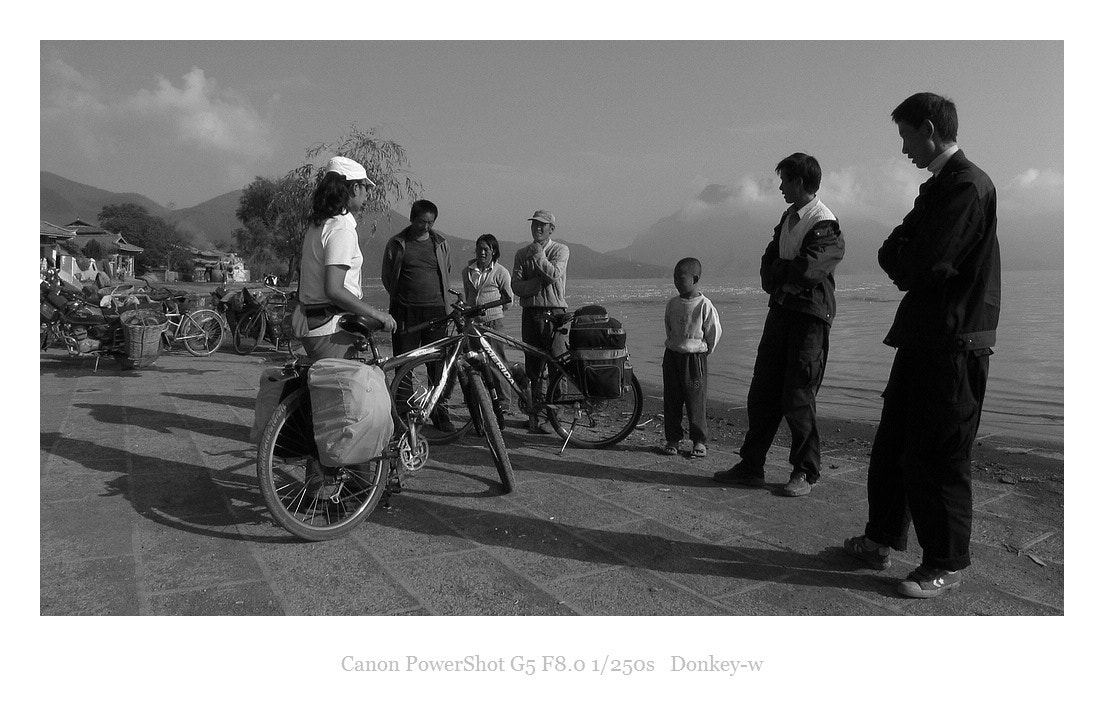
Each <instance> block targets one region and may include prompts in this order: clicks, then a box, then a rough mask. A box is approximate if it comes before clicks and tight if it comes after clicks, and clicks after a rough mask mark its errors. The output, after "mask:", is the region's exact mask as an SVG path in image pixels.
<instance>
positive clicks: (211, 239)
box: [39, 171, 671, 278]
mask: <svg viewBox="0 0 1104 716" xmlns="http://www.w3.org/2000/svg"><path fill="white" fill-rule="evenodd" d="M40 176H41V186H40V195H39V217H40V219H41V220H43V221H48V222H50V223H51V224H56V225H58V226H64V225H66V224H68V223H70V222H72V221H74V220H75V219H78V218H80V219H83V220H84V221H87V222H89V223H91V224H94V223H96V216H97V215H98V214H99V213H100V210H101V209H102V208H103V207H104V206H106V205H109V204H125V203H130V204H137V205H139V206H142V207H144V208H145V209H146V210H147V211H148V212H149V213H150V214H151V215H152V216H158V217H161V218H162V219H165V220H166V221H169V222H170V223H173V224H174V225H176V226H177V227H179V228H181V229H184V230H186V231H188V232H189V233H191V234H192V236H193V237H194V241H193V244H194V246H195V247H196V248H200V249H211V248H214V249H219V250H221V251H232V250H233V249H234V243H233V239H232V238H231V235H230V232H231V231H233V230H234V229H235V228H238V227H239V226H240V225H241V224H240V223H239V222H238V220H237V218H236V217H235V216H234V213H235V212H236V211H237V209H238V202H239V200H240V198H241V191H240V190H238V191H232V192H228V193H226V194H221V195H219V196H216V197H215V198H213V199H209V200H207V201H205V202H203V203H201V204H197V205H195V206H192V207H188V208H185V209H178V208H175V207H164V206H161V205H160V204H158V203H157V202H155V201H153V200H152V199H150V198H148V197H145V196H142V195H141V194H135V193H117V192H111V191H106V190H103V189H97V188H96V187H94V186H89V185H87V184H81V183H79V182H75V181H72V180H70V179H66V178H64V177H62V176H59V175H57V174H53V173H51V172H45V171H44V172H40ZM408 223H409V222H408V221H407V219H406V217H404V216H402V215H401V214H399V213H398V212H396V211H390V212H389V213H388V214H387V215H382V216H365V217H362V218H361V220H360V221H359V222H358V225H357V232H358V233H359V234H360V238H361V245H362V247H363V250H364V263H365V266H373V265H375V266H378V265H379V264H380V263H381V262H382V260H383V246H384V244H385V241H384V239H386V238H388V237H390V236H392V235H394V234H396V233H398V232H399V231H400V230H402V229H403V228H404V227H406V225H407V224H408ZM373 225H375V232H374V233H373ZM443 235H444V236H445V237H446V238H447V239H448V241H449V244H450V246H451V248H452V256H453V266H454V268H458V267H459V266H461V265H463V263H466V261H467V260H468V259H469V258H471V257H472V256H473V255H474V253H475V238H477V237H472V238H462V237H458V236H452V235H449V234H443ZM123 238H124V239H125V238H126V237H125V236H124V237H123ZM565 243H567V245H568V246H569V247H570V249H571V259H570V264H569V266H568V275H569V276H571V277H575V278H654V277H667V276H669V275H670V273H671V269H670V268H668V267H667V266H660V265H652V264H649V263H646V262H642V261H638V260H633V259H631V258H628V257H622V256H619V255H615V254H612V253H600V252H598V251H594V250H593V249H591V248H589V247H587V246H583V245H582V244H575V243H571V242H565ZM499 246H500V249H501V251H502V256H503V263H504V264H506V265H509V263H510V262H511V260H512V259H511V257H512V256H513V255H514V252H516V251H517V250H518V249H519V248H521V246H522V244H521V243H517V242H510V241H500V242H499Z"/></svg>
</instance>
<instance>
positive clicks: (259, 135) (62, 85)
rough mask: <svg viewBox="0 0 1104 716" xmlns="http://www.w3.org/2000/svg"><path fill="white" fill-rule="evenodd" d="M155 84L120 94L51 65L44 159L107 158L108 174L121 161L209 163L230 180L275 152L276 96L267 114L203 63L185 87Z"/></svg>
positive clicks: (45, 92)
mask: <svg viewBox="0 0 1104 716" xmlns="http://www.w3.org/2000/svg"><path fill="white" fill-rule="evenodd" d="M154 82H155V86H154V87H153V88H152V89H147V88H142V89H138V90H136V91H134V92H132V93H130V94H127V95H125V96H122V97H114V96H111V95H110V93H108V92H107V91H106V90H105V89H104V88H103V86H102V85H101V84H100V83H99V82H98V81H96V79H95V78H91V77H86V76H84V75H82V74H81V73H80V72H78V71H77V70H76V69H74V68H73V67H71V66H69V65H68V64H66V63H65V62H63V61H62V60H60V59H57V58H52V59H51V60H49V61H48V62H46V63H44V65H43V70H42V114H41V117H42V131H43V138H44V141H43V148H44V149H43V153H44V156H46V155H47V154H48V153H50V152H53V154H54V156H55V157H56V158H58V161H59V162H62V163H66V164H68V163H70V162H76V161H79V160H83V161H88V162H96V163H103V167H102V168H103V169H104V171H105V172H106V171H110V170H111V168H112V167H111V164H112V163H116V164H118V163H120V162H129V163H132V164H138V163H139V162H140V163H143V164H147V163H148V164H149V165H152V166H154V167H157V168H159V169H160V170H161V171H167V168H168V167H171V166H173V165H176V164H177V163H179V164H181V165H182V164H187V165H189V166H192V167H197V166H203V167H206V168H209V169H210V171H212V172H215V173H216V174H215V175H216V176H218V177H219V178H223V177H227V176H234V175H236V174H238V173H242V172H243V173H244V175H245V176H248V174H249V170H248V169H247V167H249V166H252V165H255V164H256V163H258V162H262V161H264V160H266V159H268V158H270V157H271V156H272V155H273V153H274V150H275V148H276V130H275V127H274V123H273V121H272V118H271V103H274V102H275V101H276V99H275V98H273V99H271V100H270V106H269V108H268V111H267V112H262V111H260V110H258V109H257V108H256V107H254V106H253V104H252V103H251V102H250V101H249V99H248V98H246V97H244V96H242V95H241V94H239V93H237V92H234V91H233V90H230V89H225V88H222V87H220V86H219V85H218V83H217V82H216V81H215V80H214V79H213V78H209V77H207V76H206V74H205V73H204V72H203V70H202V69H199V68H193V69H192V70H191V71H189V72H188V73H187V74H186V75H184V76H183V78H182V79H181V82H180V84H179V85H176V84H174V83H173V82H172V81H171V80H170V79H168V78H165V77H161V76H159V77H156V78H155V80H154ZM47 138H48V141H45V140H47ZM55 144H56V145H57V147H56V148H53V145H55ZM72 152H76V154H77V155H78V156H71V153H72ZM135 174H140V172H139V171H136V172H135Z"/></svg>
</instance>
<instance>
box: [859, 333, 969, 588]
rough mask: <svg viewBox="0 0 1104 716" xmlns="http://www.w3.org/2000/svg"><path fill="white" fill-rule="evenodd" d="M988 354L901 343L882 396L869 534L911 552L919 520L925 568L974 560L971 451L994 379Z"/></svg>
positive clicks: (951, 567)
mask: <svg viewBox="0 0 1104 716" xmlns="http://www.w3.org/2000/svg"><path fill="white" fill-rule="evenodd" d="M983 353H984V354H978V353H965V352H960V353H926V352H920V351H907V350H901V349H899V350H898V351H897V355H896V356H895V357H894V359H893V368H892V369H891V370H890V373H889V383H888V384H887V385H886V389H885V393H883V394H882V395H883V400H884V402H883V404H882V418H881V421H880V422H879V423H878V430H877V432H876V433H875V435H874V447H873V449H872V450H871V453H870V471H869V477H868V480H867V499H868V501H869V503H870V505H869V507H870V513H869V521H868V522H867V524H866V536H867V537H869V538H870V539H872V540H874V541H875V542H880V543H881V544H885V545H889V546H890V547H892V548H894V549H898V550H903V549H905V548H906V547H907V546H908V529H909V522H910V518H911V522H912V524H914V525H915V528H916V541H917V542H919V544H920V547H921V548H922V549H923V550H924V557H923V560H922V564H923V566H925V567H929V568H938V569H947V570H958V569H962V568H963V567H967V566H969V564H970V529H971V521H972V518H973V496H972V492H971V487H970V453H971V450H972V448H973V443H974V438H975V437H976V436H977V430H978V425H979V423H980V420H981V406H982V402H983V400H984V398H985V384H986V382H987V381H988V377H989V355H988V353H989V352H988V351H985V352H983Z"/></svg>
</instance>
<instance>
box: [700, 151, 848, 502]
mask: <svg viewBox="0 0 1104 716" xmlns="http://www.w3.org/2000/svg"><path fill="white" fill-rule="evenodd" d="M775 171H776V172H777V173H778V176H779V178H780V179H781V180H782V181H781V184H780V186H779V189H780V190H781V192H782V198H783V199H785V201H786V203H787V204H789V205H790V207H789V208H788V209H787V210H786V211H785V213H783V214H782V220H781V221H779V222H778V226H776V227H775V228H774V238H772V239H771V241H770V243H769V244H767V249H766V251H765V252H764V253H763V260H762V263H761V265H760V268H759V276H760V278H761V279H762V282H763V290H764V291H766V292H767V293H768V294H770V308H769V309H768V311H767V319H766V321H765V323H764V324H763V337H762V338H761V339H760V341H759V349H758V352H757V353H756V356H755V371H754V373H753V375H752V378H751V387H750V388H749V389H748V407H747V410H748V430H747V433H745V434H744V444H743V446H741V447H740V458H741V459H740V462H739V463H738V464H736V465H735V466H733V467H732V468H731V469H729V470H723V471H721V472H717V473H714V475H713V479H714V480H716V481H717V482H721V483H726V484H744V485H754V486H758V485H763V484H765V483H766V477H765V474H764V470H763V468H764V465H765V464H766V461H767V451H768V450H770V446H771V443H772V442H773V441H774V435H775V433H777V432H778V426H779V425H780V424H781V423H782V419H783V418H785V420H786V423H787V425H789V428H790V436H791V442H790V464H791V465H792V466H793V471H792V472H791V473H790V481H789V482H788V483H786V486H785V487H783V488H782V494H784V495H787V496H789V497H801V496H804V495H808V494H809V492H810V491H812V489H813V485H815V484H816V482H817V480H818V479H819V478H820V433H819V432H818V431H817V424H816V395H817V391H819V390H820V384H821V381H822V380H823V378H824V366H825V364H826V363H827V361H828V331H829V330H830V329H831V327H832V320H833V319H834V318H835V316H836V295H835V288H836V279H835V275H834V272H835V269H836V266H837V265H838V264H839V262H840V261H841V260H842V259H843V234H842V233H841V232H840V227H839V222H838V221H836V217H835V215H833V214H832V212H831V211H829V210H828V207H826V206H825V205H824V204H823V203H821V201H820V199H818V198H817V196H816V193H817V191H818V190H819V189H820V179H821V172H820V164H819V163H818V162H817V160H816V158H814V157H811V156H809V155H808V154H801V153H798V154H791V155H790V156H788V157H786V158H785V159H783V160H782V161H780V162H779V163H778V166H777V167H775Z"/></svg>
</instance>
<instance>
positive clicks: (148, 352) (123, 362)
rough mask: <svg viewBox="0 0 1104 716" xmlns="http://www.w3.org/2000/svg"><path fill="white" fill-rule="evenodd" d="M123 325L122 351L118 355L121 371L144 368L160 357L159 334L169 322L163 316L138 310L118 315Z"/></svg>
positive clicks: (151, 311)
mask: <svg viewBox="0 0 1104 716" xmlns="http://www.w3.org/2000/svg"><path fill="white" fill-rule="evenodd" d="M119 318H120V320H122V323H123V350H122V352H121V353H120V354H118V360H119V365H120V366H121V367H122V368H123V370H132V369H134V368H146V367H148V366H151V365H153V363H154V361H156V360H157V358H158V356H160V355H161V334H163V333H164V332H165V328H166V327H168V325H169V322H168V320H167V319H166V318H165V316H164V314H162V313H160V312H159V311H153V310H150V309H138V310H136V311H127V312H125V313H122V314H120V316H119Z"/></svg>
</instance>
